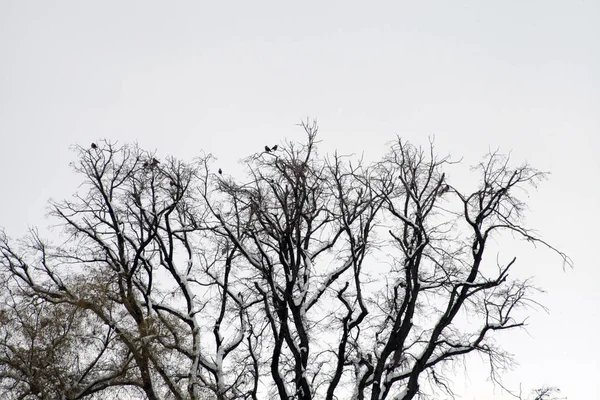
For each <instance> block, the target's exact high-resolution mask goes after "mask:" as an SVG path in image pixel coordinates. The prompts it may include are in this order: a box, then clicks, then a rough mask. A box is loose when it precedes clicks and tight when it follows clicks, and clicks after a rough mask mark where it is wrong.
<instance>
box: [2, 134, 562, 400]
mask: <svg viewBox="0 0 600 400" xmlns="http://www.w3.org/2000/svg"><path fill="white" fill-rule="evenodd" d="M303 126H304V129H305V131H306V141H305V142H303V143H297V142H286V143H279V144H278V145H269V146H265V148H264V151H263V150H262V149H257V150H260V152H258V153H256V154H252V155H250V156H249V157H248V158H246V159H245V160H244V165H245V167H246V172H247V174H246V176H245V177H244V178H243V179H241V180H240V179H236V178H234V177H232V176H230V175H229V174H228V172H227V169H226V168H225V167H223V166H219V165H218V163H217V162H216V160H215V158H213V157H212V156H206V155H205V156H201V157H199V158H197V159H196V160H194V161H191V162H184V161H181V160H178V159H176V158H173V157H167V158H165V159H159V158H158V156H157V155H156V154H154V153H151V152H148V151H145V150H143V149H141V148H139V147H138V146H137V145H128V144H125V145H118V144H115V143H111V142H108V141H97V142H95V143H93V144H92V146H85V147H81V146H79V147H77V148H76V162H75V163H74V169H75V172H76V173H78V174H79V175H80V176H81V178H82V185H81V186H80V188H79V190H78V192H77V193H76V194H75V195H74V197H72V198H70V199H67V200H64V201H55V202H51V215H52V217H53V218H54V221H55V222H56V223H57V224H58V225H59V226H60V227H61V231H60V235H59V239H55V240H52V241H47V240H45V239H43V238H42V237H41V235H39V234H38V233H37V232H36V231H35V230H32V231H31V232H30V234H29V235H28V236H27V237H25V238H23V239H21V240H12V239H9V237H8V236H7V235H6V234H5V233H4V232H2V233H0V285H1V290H0V297H1V298H0V394H1V395H2V396H1V397H2V398H6V399H83V398H103V399H106V398H147V399H213V398H214V399H219V400H220V399H234V398H235V399H238V398H239V399H264V398H278V399H313V398H315V399H321V398H324V399H328V400H329V399H343V398H348V399H372V400H375V399H398V400H402V399H403V400H408V399H413V398H417V397H418V396H425V395H427V394H433V393H436V392H437V391H443V392H447V393H452V375H451V371H452V369H451V368H452V366H453V365H454V364H455V363H456V362H460V361H461V360H463V358H464V357H465V356H466V355H467V354H469V353H479V354H482V355H484V356H485V357H487V359H488V360H489V365H490V368H491V372H492V374H493V375H494V374H496V373H497V372H498V371H500V370H501V369H502V368H504V367H506V366H507V365H510V363H511V362H512V360H511V358H510V356H509V355H508V354H507V353H506V352H505V351H503V350H502V348H501V347H500V346H498V344H497V343H496V340H495V338H496V337H497V336H498V333H499V331H505V330H511V329H515V328H519V327H521V326H523V325H524V318H525V316H526V313H522V312H520V311H519V310H521V309H523V308H525V307H528V306H531V305H534V304H536V303H535V299H534V297H532V294H533V292H535V290H534V287H533V286H532V284H531V282H530V281H529V280H527V279H519V278H517V277H514V276H512V275H511V274H510V271H511V270H512V269H513V267H514V266H515V265H516V258H508V259H506V260H505V261H502V260H503V259H504V257H498V258H496V257H495V256H494V254H492V255H490V254H488V253H489V252H490V248H491V246H490V242H491V241H492V240H494V238H496V237H498V235H502V234H503V233H510V234H511V235H508V237H510V238H513V240H519V239H525V240H527V241H529V242H532V243H533V244H541V245H543V247H546V248H549V249H550V250H552V251H554V252H556V253H557V254H558V255H559V257H561V258H562V260H563V261H564V262H567V263H569V262H570V260H569V259H568V258H567V256H566V255H565V254H563V253H561V252H560V251H558V250H557V249H556V248H554V247H552V246H551V245H550V244H548V243H546V242H545V241H544V240H543V239H542V238H540V237H538V236H537V235H536V233H535V232H534V231H532V230H531V229H529V228H528V227H527V226H525V225H524V220H523V217H524V213H525V211H526V203H525V200H524V196H525V194H526V191H527V190H529V189H531V188H535V187H536V186H537V184H538V183H539V182H540V181H541V180H543V179H544V177H545V174H544V173H542V172H540V171H538V170H536V169H534V168H533V167H531V166H529V165H527V164H523V165H519V166H513V165H512V163H511V161H510V159H509V158H508V157H507V156H505V155H502V154H500V153H497V152H492V153H490V154H487V155H486V156H485V157H484V158H483V159H482V161H481V162H480V163H478V164H477V165H475V166H474V167H473V171H474V172H475V173H476V174H477V176H478V182H476V183H477V186H476V187H475V189H474V190H471V191H464V190H463V189H461V188H460V187H457V186H455V185H454V184H453V182H452V179H451V174H450V173H447V169H448V167H450V166H451V165H452V164H453V163H455V161H453V160H452V159H450V158H449V157H439V156H438V155H437V154H436V152H435V149H434V147H433V144H431V145H430V146H429V147H427V148H421V147H418V146H415V145H412V144H410V143H406V142H405V141H403V140H402V139H400V138H397V139H396V140H395V141H394V142H393V143H392V144H391V146H390V150H389V152H388V153H387V154H386V155H385V156H384V157H383V159H381V160H380V161H378V162H374V163H370V164H368V165H366V163H364V162H363V161H362V160H361V159H360V158H357V157H354V156H342V155H339V154H333V155H327V156H321V155H320V154H319V153H318V141H317V129H316V126H315V125H309V124H304V125H303ZM501 250H502V254H505V253H510V249H501ZM484 255H487V257H486V258H485V259H484ZM511 257H512V255H511ZM494 376H495V375H494Z"/></svg>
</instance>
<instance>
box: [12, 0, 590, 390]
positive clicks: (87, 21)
mask: <svg viewBox="0 0 600 400" xmlns="http://www.w3.org/2000/svg"><path fill="white" fill-rule="evenodd" d="M284 3H285V4H284ZM599 43H600V1H574V0H571V1H568V0H565V1H548V0H545V1H516V0H513V1H494V2H492V1H452V2H450V1H422V2H417V1H414V2H407V1H395V2H389V3H379V2H377V3H375V2H373V3H367V2H349V1H344V2H342V1H339V2H332V1H330V2H325V1H318V2H312V1H304V2H297V3H296V4H294V5H290V4H287V2H279V1H272V2H263V1H251V2H216V1H215V2H208V1H195V2H184V1H176V2H175V1H172V2H157V1H106V0H104V1H95V2H93V1H26V0H18V1H17V0H15V1H7V0H0V139H1V141H0V184H1V186H0V188H1V189H0V226H4V227H5V228H6V229H7V232H8V233H9V234H10V235H12V236H19V235H21V234H23V233H24V232H25V230H26V229H27V227H28V226H33V225H40V226H45V225H47V224H48V223H49V221H47V220H45V219H44V213H45V205H46V201H47V200H48V198H50V197H54V198H57V199H60V198H64V197H67V196H69V195H70V194H71V193H72V192H73V191H74V190H75V189H76V186H77V184H78V179H77V178H76V177H75V176H74V175H73V174H71V172H70V170H69V167H68V163H69V161H71V160H72V153H71V152H70V151H69V146H70V145H71V144H74V143H80V144H84V145H87V144H88V143H89V142H91V141H93V140H98V139H99V138H108V139H112V140H118V141H120V142H132V141H138V142H139V143H140V144H141V145H142V147H145V148H148V149H157V150H158V151H159V153H160V154H161V155H163V156H164V155H168V154H170V155H175V156H177V157H180V158H183V159H188V160H189V159H191V158H192V157H194V156H196V155H198V154H199V151H200V150H204V151H206V152H211V153H213V154H214V155H216V156H217V157H218V158H219V160H220V161H221V164H222V165H223V169H225V170H231V171H236V170H239V168H240V167H239V166H238V165H237V164H236V161H237V160H238V159H239V158H241V157H244V156H246V155H248V154H249V153H250V152H254V151H259V150H260V149H261V148H262V146H263V145H264V144H274V143H276V142H280V141H282V140H284V139H285V138H288V139H292V140H302V139H304V137H303V134H302V132H301V130H300V129H298V127H296V126H294V124H296V123H297V122H299V121H300V119H301V118H306V117H315V118H317V119H318V121H319V125H320V128H321V130H320V132H321V139H322V140H323V148H324V150H327V151H331V150H333V149H335V148H338V149H339V150H341V151H342V152H345V153H350V152H359V153H360V152H361V151H364V152H365V155H366V156H367V158H369V159H376V158H378V157H380V156H381V155H382V154H383V153H384V152H385V151H386V147H385V143H386V142H388V141H390V140H392V139H393V138H394V135H396V134H398V135H400V136H402V137H403V138H405V139H407V140H409V141H412V142H415V143H418V144H426V143H427V137H428V136H430V135H435V137H436V144H437V148H438V150H439V151H440V152H441V153H450V154H452V155H454V156H456V157H460V156H463V157H464V158H465V160H466V161H468V162H474V161H475V160H477V159H478V158H479V157H480V156H481V155H482V154H483V153H485V152H486V151H487V150H488V148H490V147H491V148H496V147H499V148H500V149H501V150H504V151H509V150H512V151H513V153H512V154H513V158H514V159H515V161H523V160H528V161H529V162H531V163H532V164H533V165H534V166H536V167H537V168H539V169H542V170H546V171H550V172H552V176H551V178H550V180H549V181H548V182H546V183H545V184H543V185H542V186H541V187H540V190H539V191H538V192H537V193H533V194H532V195H531V202H530V205H531V217H530V218H529V224H530V225H531V226H533V227H535V228H537V229H538V230H539V232H540V233H541V234H542V236H544V237H545V238H546V239H548V241H550V242H551V243H553V244H555V245H556V246H558V247H560V248H561V249H562V250H564V251H565V252H567V253H568V254H569V255H570V256H571V257H572V258H573V260H574V262H575V269H574V270H567V271H565V272H563V270H562V269H561V263H560V260H559V259H558V258H557V257H555V256H554V255H552V254H550V253H548V252H546V251H543V250H539V251H535V252H534V249H533V248H530V247H523V246H517V247H515V248H514V251H515V252H517V253H518V254H517V255H518V256H519V268H520V270H519V271H520V273H523V274H524V276H528V275H535V276H536V282H537V283H538V284H539V285H540V286H542V287H544V288H545V289H546V290H547V294H546V295H543V296H540V300H541V301H542V302H543V303H544V304H545V305H546V306H548V307H549V309H550V314H545V313H542V312H538V313H533V314H532V316H531V318H530V320H529V323H530V328H529V331H528V332H529V334H526V333H524V332H521V333H513V334H510V335H508V336H505V337H504V339H503V341H502V343H503V344H504V345H505V347H506V348H507V349H508V350H509V351H511V352H513V353H515V355H516V357H517V359H518V360H519V362H520V366H519V367H518V368H517V369H516V370H515V371H514V373H512V374H509V375H507V379H506V380H507V382H509V383H512V384H515V383H518V382H523V385H524V388H532V387H534V386H539V385H541V384H544V383H547V384H551V385H556V386H559V387H561V388H562V390H563V394H564V395H566V396H568V398H569V399H571V400H578V399H584V400H587V399H590V400H594V399H600V379H598V377H599V376H600V367H599V366H598V365H599V364H600V361H599V360H600V346H599V343H598V339H599V338H600V335H599V334H598V331H599V328H600V322H599V321H600V313H599V312H598V308H600V290H599V282H600V265H599V264H600V263H599V261H598V256H597V254H598V253H597V249H598V248H597V247H596V246H598V239H599V236H600V235H598V229H599V228H600V218H599V216H598V206H600V202H599V201H598V200H599V197H600V189H599V185H600V184H599V179H598V176H599V175H600V161H599V158H598V157H597V149H598V145H599V144H600V143H599V142H600V140H599V139H598V134H599V127H600V124H599V122H600V72H599V71H600V44H599ZM505 251H506V253H503V254H506V255H509V254H512V253H511V251H512V249H506V250H505ZM469 375H470V379H465V378H463V377H460V378H457V382H456V385H457V391H458V393H459V394H461V395H462V396H463V398H464V399H469V400H470V399H509V398H510V397H508V396H506V395H504V394H502V393H501V391H499V390H496V391H495V392H494V391H493V387H492V386H491V385H490V384H489V383H486V382H485V375H481V374H480V369H479V368H475V367H474V368H471V369H470V370H469Z"/></svg>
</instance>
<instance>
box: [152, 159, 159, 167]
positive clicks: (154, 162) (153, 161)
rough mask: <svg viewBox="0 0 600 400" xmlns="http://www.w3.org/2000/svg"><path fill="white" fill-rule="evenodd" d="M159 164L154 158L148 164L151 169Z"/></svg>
mask: <svg viewBox="0 0 600 400" xmlns="http://www.w3.org/2000/svg"><path fill="white" fill-rule="evenodd" d="M159 162H160V161H158V160H157V159H156V158H153V159H152V162H151V163H150V166H152V167H156V166H157V165H158V163H159Z"/></svg>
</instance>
